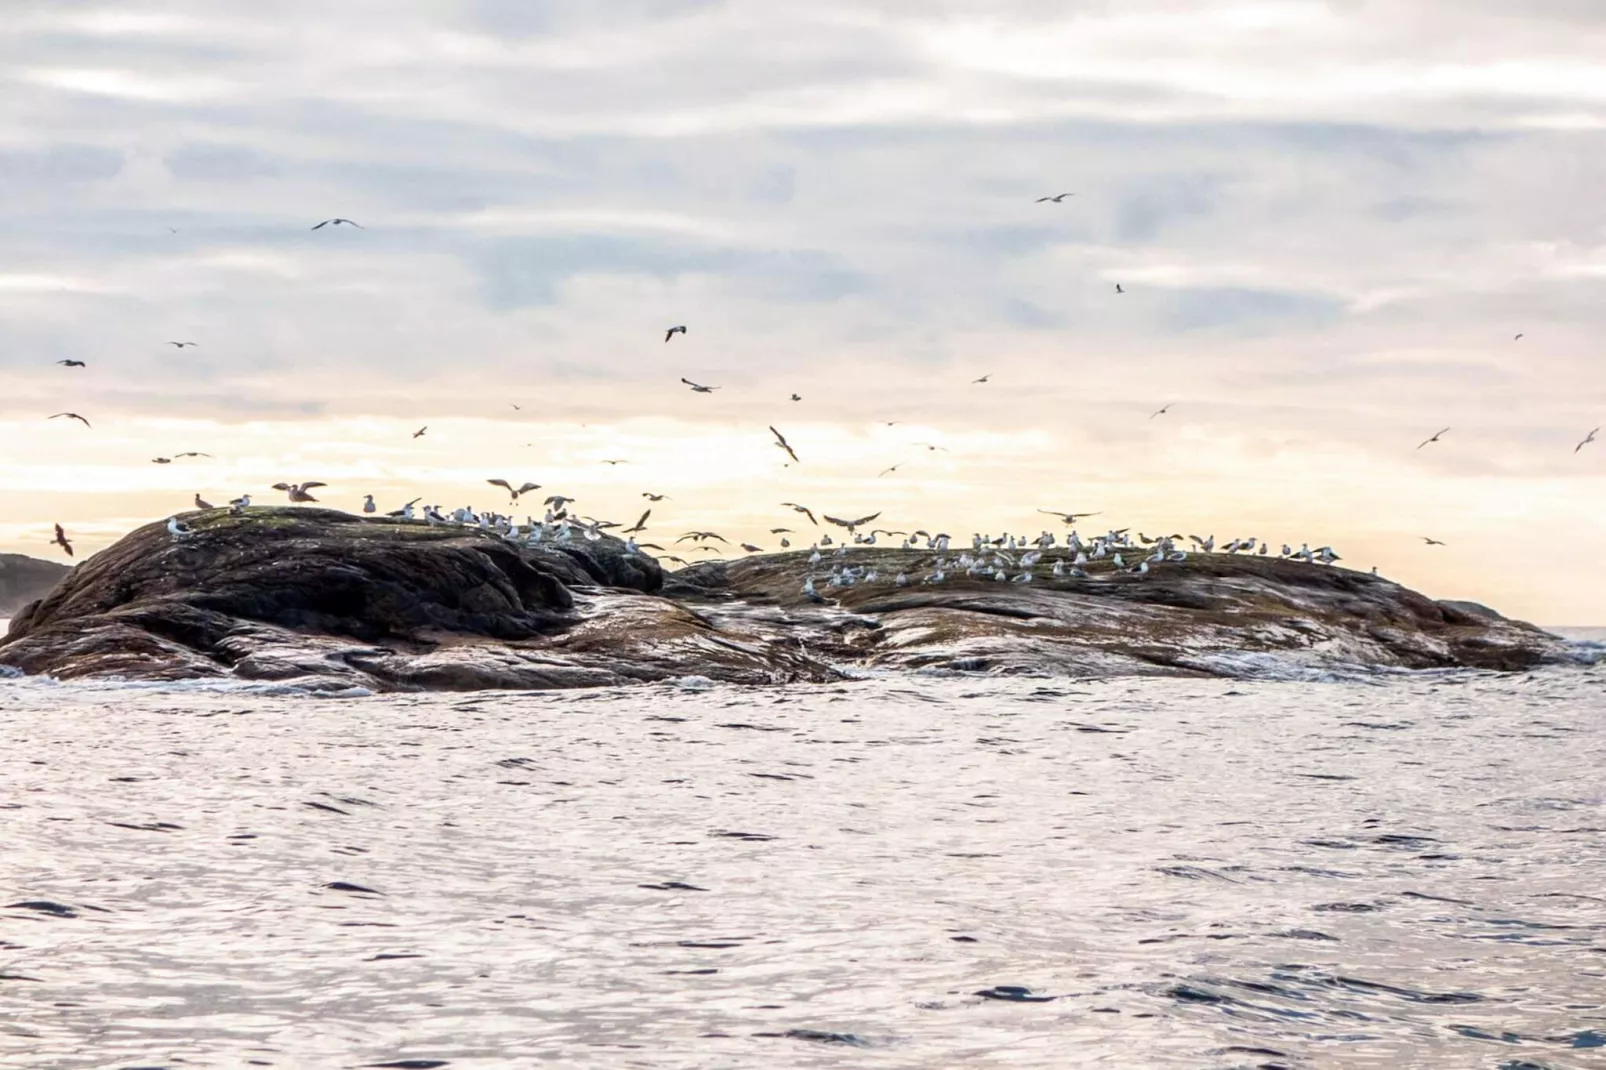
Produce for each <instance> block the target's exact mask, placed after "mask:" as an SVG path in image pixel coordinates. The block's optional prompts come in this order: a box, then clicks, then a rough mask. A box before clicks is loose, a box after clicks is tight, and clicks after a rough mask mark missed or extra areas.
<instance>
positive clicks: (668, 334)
mask: <svg viewBox="0 0 1606 1070" xmlns="http://www.w3.org/2000/svg"><path fill="white" fill-rule="evenodd" d="M673 337H675V329H674V328H673V327H671V328H669V330H667V331H665V332H664V341H666V342H667V341H669V340H670V339H671V338H673Z"/></svg>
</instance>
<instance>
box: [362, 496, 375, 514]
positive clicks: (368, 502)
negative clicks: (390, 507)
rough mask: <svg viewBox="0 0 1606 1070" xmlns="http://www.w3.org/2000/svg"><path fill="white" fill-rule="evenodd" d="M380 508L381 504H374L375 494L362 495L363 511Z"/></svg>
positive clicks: (372, 510)
mask: <svg viewBox="0 0 1606 1070" xmlns="http://www.w3.org/2000/svg"><path fill="white" fill-rule="evenodd" d="M378 508H379V506H377V505H375V504H374V496H373V495H372V494H364V495H363V496H362V511H363V512H365V513H372V512H374V511H375V510H377V509H378Z"/></svg>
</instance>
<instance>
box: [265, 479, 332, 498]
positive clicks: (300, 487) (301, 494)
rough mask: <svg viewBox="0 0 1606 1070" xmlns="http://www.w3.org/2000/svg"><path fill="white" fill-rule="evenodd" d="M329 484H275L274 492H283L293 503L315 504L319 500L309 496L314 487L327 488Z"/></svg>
mask: <svg viewBox="0 0 1606 1070" xmlns="http://www.w3.org/2000/svg"><path fill="white" fill-rule="evenodd" d="M328 485H329V484H327V483H275V484H274V485H273V489H274V490H282V491H284V492H285V493H286V494H288V495H289V496H290V500H291V501H293V502H315V501H317V500H318V499H317V498H314V497H313V496H312V495H310V494H308V493H307V491H309V490H311V489H312V488H313V487H327V486H328Z"/></svg>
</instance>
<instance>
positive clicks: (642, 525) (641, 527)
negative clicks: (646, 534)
mask: <svg viewBox="0 0 1606 1070" xmlns="http://www.w3.org/2000/svg"><path fill="white" fill-rule="evenodd" d="M649 516H652V510H651V509H648V510H647V511H646V512H645V513H642V514H641V517H640V519H638V520H637V521H636V525H635V527H633V528H631V529H630V530H631V531H646V530H647V518H648V517H649Z"/></svg>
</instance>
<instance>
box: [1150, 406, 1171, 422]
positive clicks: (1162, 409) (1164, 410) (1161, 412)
mask: <svg viewBox="0 0 1606 1070" xmlns="http://www.w3.org/2000/svg"><path fill="white" fill-rule="evenodd" d="M1175 404H1176V402H1174V401H1168V402H1166V403H1165V404H1164V405H1161V406H1160V407H1159V408H1158V409H1156V410H1154V411H1153V412H1151V413H1149V419H1151V420H1152V419H1154V418H1155V417H1156V416H1164V415H1165V414H1166V413H1168V412H1170V411H1171V406H1173V405H1175Z"/></svg>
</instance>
